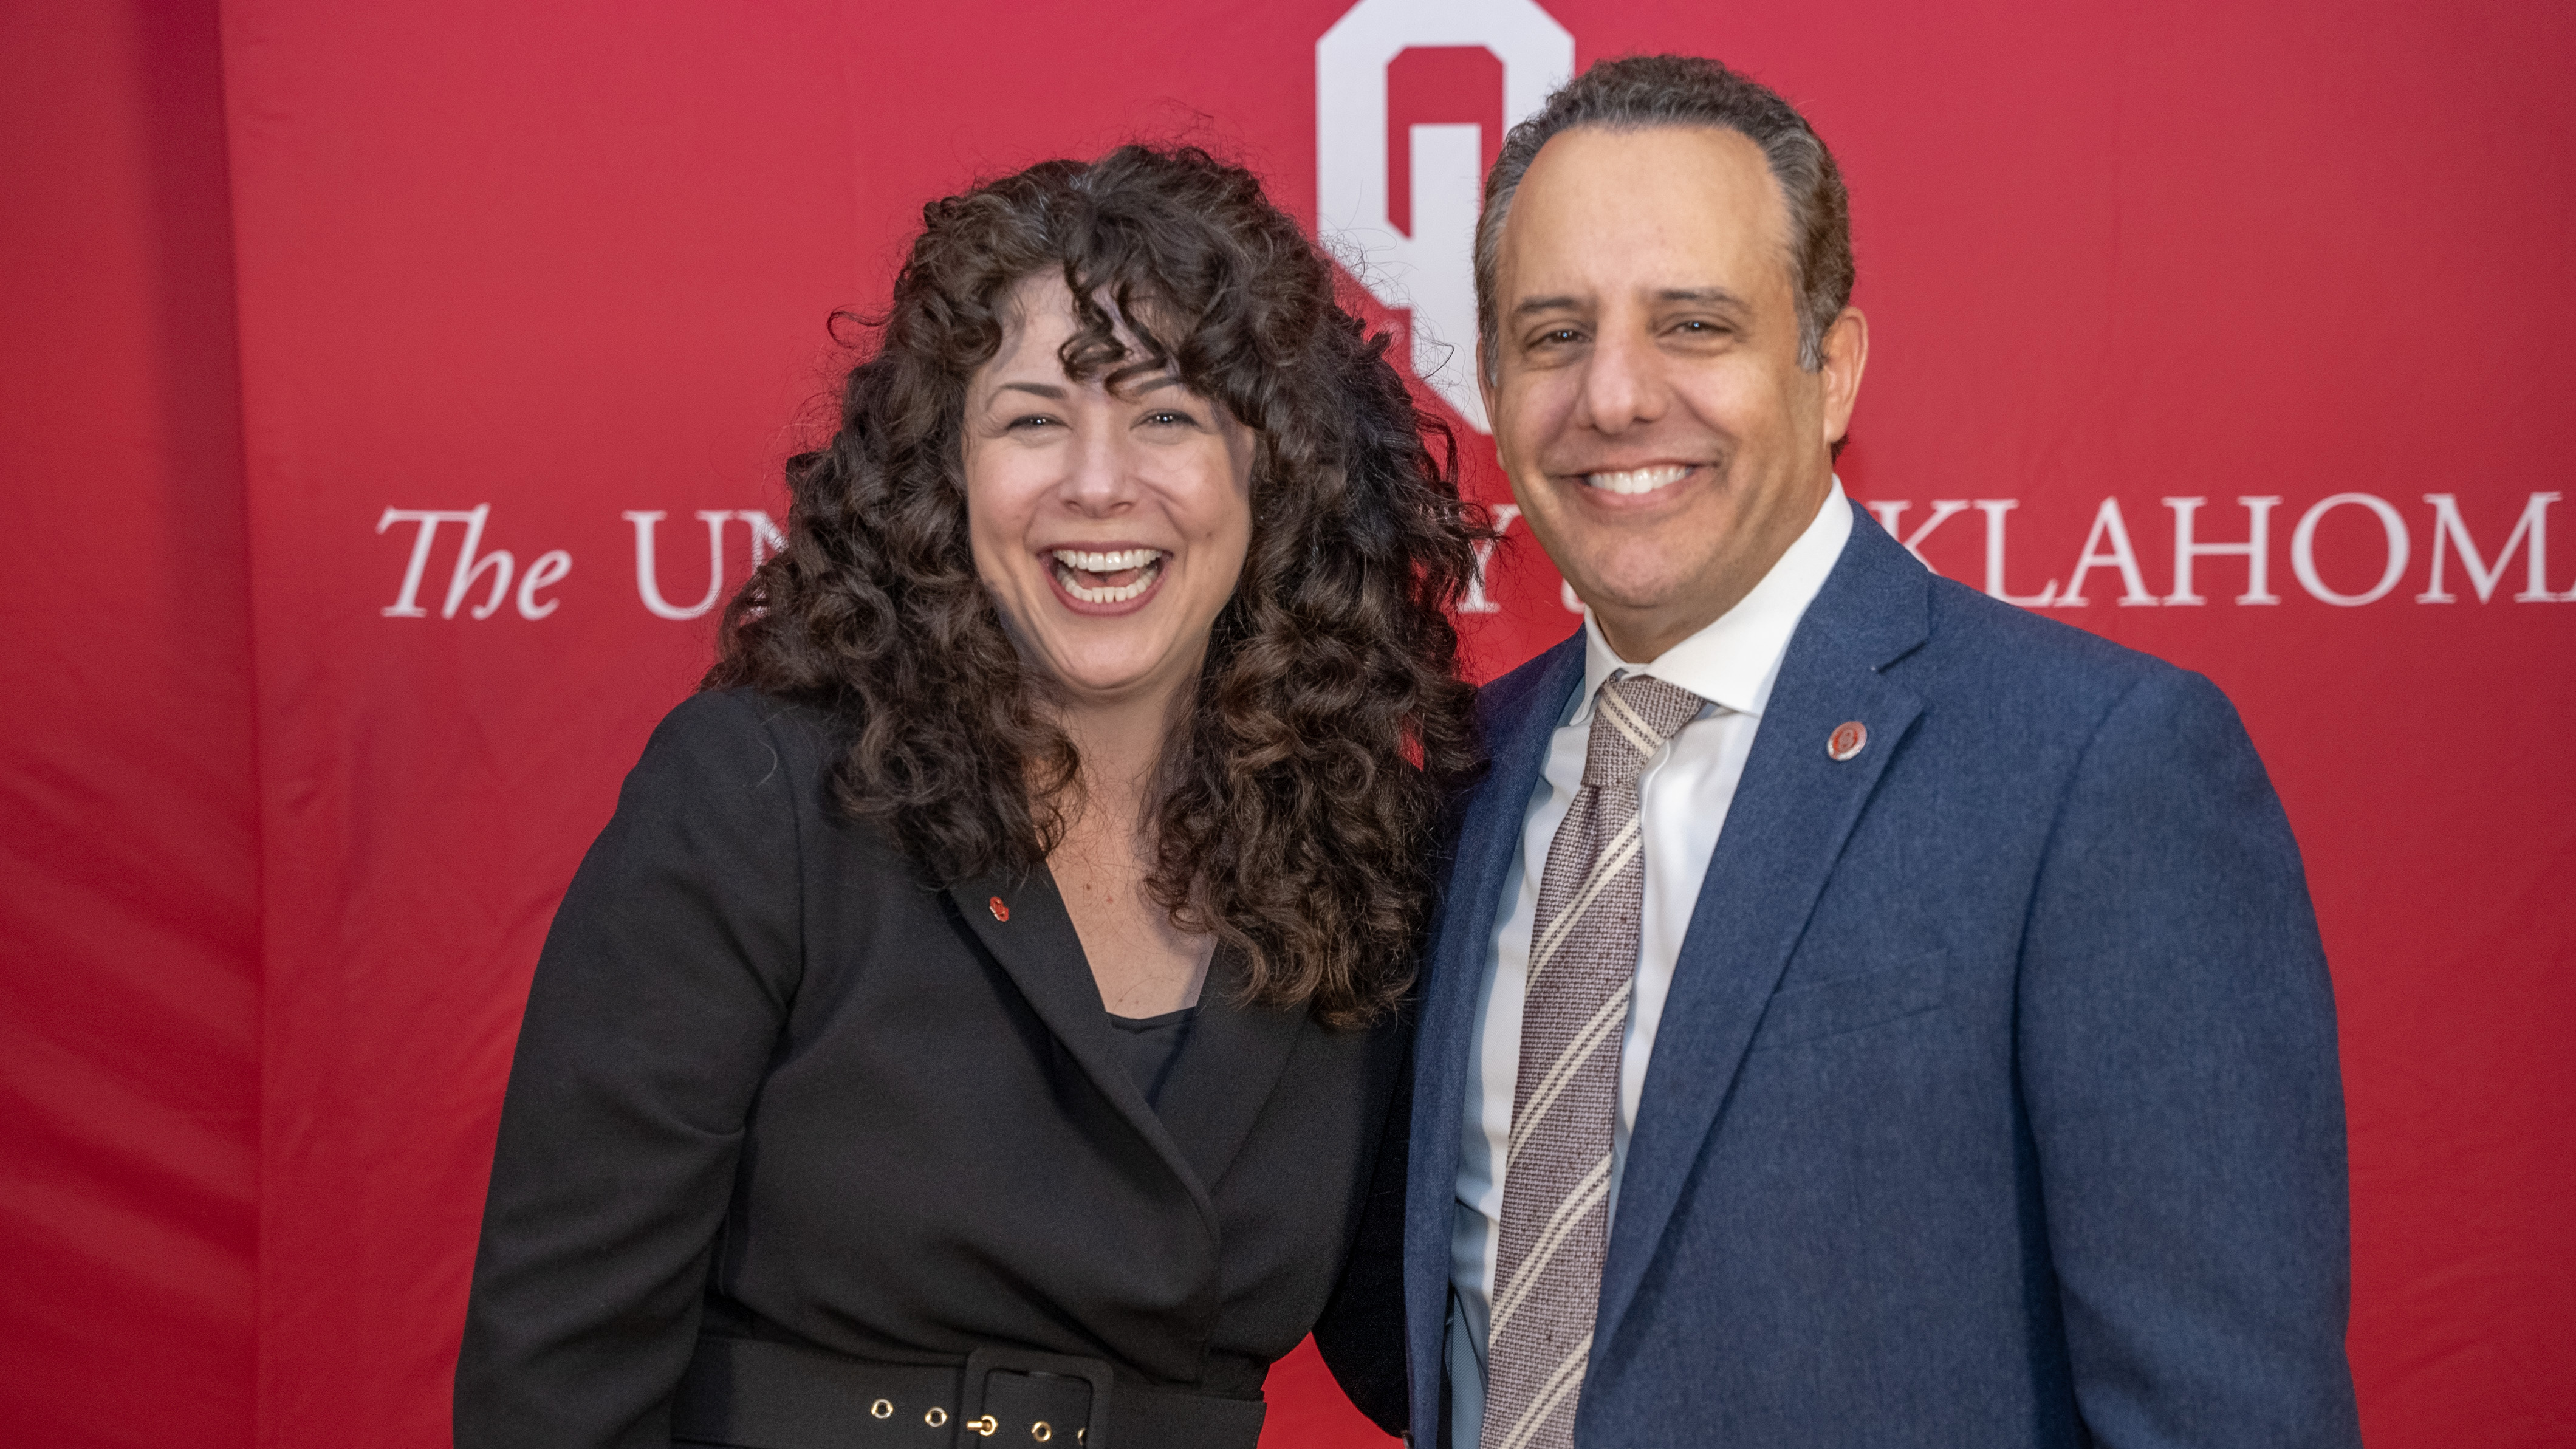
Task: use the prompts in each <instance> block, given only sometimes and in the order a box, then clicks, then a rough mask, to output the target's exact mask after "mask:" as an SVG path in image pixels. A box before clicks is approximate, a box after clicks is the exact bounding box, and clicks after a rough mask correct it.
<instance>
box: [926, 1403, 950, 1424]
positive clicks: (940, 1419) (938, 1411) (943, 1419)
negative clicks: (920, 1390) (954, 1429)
mask: <svg viewBox="0 0 2576 1449" xmlns="http://www.w3.org/2000/svg"><path fill="white" fill-rule="evenodd" d="M921 1422H923V1423H925V1424H928V1425H929V1426H930V1427H932V1428H934V1429H936V1428H938V1427H939V1426H940V1425H942V1424H945V1423H947V1422H948V1411H947V1410H946V1409H943V1408H941V1407H939V1406H938V1405H937V1404H933V1405H931V1406H930V1412H929V1413H926V1414H924V1415H922V1416H921Z"/></svg>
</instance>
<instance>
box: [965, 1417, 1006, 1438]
mask: <svg viewBox="0 0 2576 1449" xmlns="http://www.w3.org/2000/svg"><path fill="white" fill-rule="evenodd" d="M966 1427H967V1428H969V1429H972V1430H974V1431H975V1432H976V1433H978V1434H981V1435H983V1436H984V1437H985V1438H987V1439H990V1438H992V1437H993V1431H994V1430H996V1429H998V1428H1000V1427H1002V1421H1001V1420H999V1419H996V1418H994V1417H993V1416H992V1415H990V1414H986V1415H985V1416H984V1417H982V1418H980V1419H969V1420H967V1421H966Z"/></svg>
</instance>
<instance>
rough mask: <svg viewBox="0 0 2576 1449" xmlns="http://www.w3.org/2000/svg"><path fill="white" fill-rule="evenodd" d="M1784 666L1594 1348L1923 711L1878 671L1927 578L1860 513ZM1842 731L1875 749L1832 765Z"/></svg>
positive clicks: (1657, 1084)
mask: <svg viewBox="0 0 2576 1449" xmlns="http://www.w3.org/2000/svg"><path fill="white" fill-rule="evenodd" d="M1854 512H1855V514H1857V515H1858V516H1857V517H1855V518H1854V520H1853V528H1852V536H1851V542H1850V543H1849V544H1848V545H1847V546H1846V547H1845V549H1844V551H1843V557H1842V559H1841V560H1840V561H1839V562H1838V563H1837V564H1836V565H1835V567H1834V571H1833V573H1832V574H1831V575H1830V576H1829V577H1828V578H1827V579H1826V581H1825V586H1824V588H1823V590H1822V591H1820V592H1819V593H1818V594H1817V596H1816V599H1815V602H1814V603H1813V604H1811V605H1810V606H1809V607H1808V610H1807V614H1806V617H1805V618H1804V619H1803V620H1802V621H1801V622H1800V623H1799V626H1798V630H1797V633H1796V634H1795V635H1794V636H1793V637H1792V639H1791V641H1790V644H1789V651H1788V653H1787V655H1786V656H1785V657H1784V658H1783V659H1782V661H1781V667H1780V676H1779V680H1778V682H1777V683H1776V684H1775V685H1774V686H1773V689H1772V693H1771V699H1770V703H1769V705H1768V706H1767V707H1766V708H1765V710H1764V712H1763V717H1762V722H1761V726H1760V728H1759V730H1758V732H1757V733H1756V734H1755V736H1754V741H1753V752H1752V754H1751V756H1750V757H1749V758H1748V759H1747V761H1746V763H1745V768H1744V774H1743V777H1742V780H1741V782H1740V784H1739V785H1738V786H1737V789H1736V793H1735V799H1734V801H1733V803H1732V804H1731V805H1730V806H1729V808H1728V810H1727V816H1726V826H1725V829H1724V830H1723V831H1722V832H1721V833H1720V835H1719V837H1718V842H1717V850H1716V853H1715V854H1714V855H1713V856H1712V857H1711V858H1710V860H1709V864H1708V874H1707V875H1706V876H1705V877H1704V878H1703V880H1702V882H1701V886H1700V895H1699V903H1698V905H1697V906H1696V907H1695V908H1694V909H1693V911H1692V914H1691V924H1690V930H1689V932H1688V933H1687V934H1686V935H1685V936H1684V938H1683V941H1682V947H1681V952H1680V956H1679V959H1678V960H1677V961H1676V962H1675V965H1674V971H1673V984H1672V990H1671V993H1670V995H1668V996H1667V997H1666V999H1665V1002H1664V1013H1663V1018H1662V1020H1661V1022H1660V1023H1659V1024H1658V1026H1657V1028H1656V1032H1655V1049H1654V1059H1653V1061H1652V1063H1651V1064H1650V1065H1649V1066H1648V1067H1647V1071H1646V1083H1645V1092H1644V1097H1643V1100H1642V1101H1641V1103H1640V1104H1639V1106H1638V1110H1637V1125H1636V1133H1635V1136H1634V1137H1633V1138H1632V1139H1631V1140H1630V1142H1629V1145H1628V1158H1627V1165H1626V1168H1625V1170H1624V1172H1623V1173H1622V1176H1621V1181H1620V1185H1619V1200H1618V1206H1617V1209H1616V1220H1615V1221H1614V1222H1613V1224H1612V1227H1611V1238H1610V1245H1609V1257H1608V1261H1607V1262H1606V1263H1605V1265H1604V1267H1603V1273H1602V1283H1601V1307H1600V1313H1599V1317H1598V1319H1597V1320H1596V1324H1597V1326H1596V1329H1595V1333H1596V1340H1595V1341H1596V1342H1598V1343H1602V1344H1605V1345H1606V1344H1609V1343H1610V1342H1611V1341H1612V1339H1613V1336H1614V1335H1615V1334H1616V1332H1617V1328H1618V1322H1619V1318H1620V1316H1621V1315H1622V1314H1623V1313H1625V1312H1626V1311H1627V1308H1628V1305H1629V1303H1630V1302H1631V1301H1632V1300H1633V1299H1634V1298H1635V1296H1636V1292H1637V1287H1638V1284H1639V1282H1640V1281H1641V1280H1642V1279H1643V1277H1644V1274H1645V1270H1646V1267H1647V1264H1648V1263H1649V1262H1650V1261H1651V1259H1652V1258H1653V1256H1654V1250H1655V1247H1656V1245H1657V1243H1658V1241H1659V1240H1660V1239H1661V1238H1662V1236H1663V1232H1664V1228H1665V1225H1666V1223H1667V1222H1668V1221H1669V1220H1670V1219H1671V1217H1672V1211H1673V1205H1674V1203H1675V1202H1676V1200H1677V1199H1678V1198H1679V1197H1680V1195H1681V1191H1682V1188H1683V1186H1684V1184H1685V1183H1686V1182H1687V1180H1688V1178H1689V1175H1690V1172H1691V1170H1692V1168H1693V1167H1694V1166H1696V1165H1697V1163H1698V1161H1699V1156H1700V1152H1701V1149H1702V1147H1703V1146H1704V1145H1705V1143H1706V1142H1707V1139H1708V1136H1709V1133H1710V1131H1711V1129H1712V1128H1713V1127H1714V1126H1715V1124H1716V1121H1717V1116H1718V1112H1719V1108H1720V1107H1721V1106H1722V1105H1723V1103H1724V1101H1725V1098H1726V1094H1727V1090H1728V1088H1729V1087H1730V1086H1731V1085H1732V1084H1733V1082H1734V1080H1735V1075H1736V1071H1737V1069H1738V1068H1739V1067H1740V1066H1741V1065H1742V1063H1743V1060H1744V1053H1745V1049H1746V1047H1747V1045H1748V1044H1749V1043H1750V1042H1751V1041H1752V1038H1753V1030H1754V1028H1755V1026H1757V1025H1758V1024H1759V1023H1760V1021H1761V1019H1762V1012H1763V1009H1764V1007H1765V1006H1766V1005H1768V1003H1769V1001H1770V997H1771V992H1772V989H1773V988H1774V987H1776V986H1777V985H1778V984H1779V980H1780V974H1781V972H1782V970H1783V969H1785V968H1786V967H1787V965H1788V962H1789V955H1790V952H1791V951H1792V950H1793V949H1794V948H1795V947H1796V945H1797V943H1798V938H1799V936H1800V934H1801V933H1802V932H1803V931H1804V930H1805V929H1806V924H1807V919H1808V916H1809V914H1810V912H1811V911H1812V910H1813V909H1814V907H1815V903H1816V898H1817V896H1818V895H1819V894H1820V893H1821V892H1822V891H1823V889H1824V884H1825V880H1826V878H1827V877H1828V876H1829V875H1831V874H1832V872H1833V868H1834V862H1835V860H1836V858H1837V857H1838V856H1839V855H1840V854H1841V852H1842V848H1843V843H1844V841H1845V840H1847V839H1848V838H1849V837H1850V834H1851V830H1852V826H1853V824H1854V823H1855V822H1857V821H1858V820H1859V818H1860V813H1861V809H1862V807H1863V805H1864V804H1866V803H1867V801H1868V799H1869V797H1870V793H1871V792H1872V791H1873V790H1874V789H1875V788H1876V787H1877V785H1878V781H1879V779H1880V777H1881V776H1882V775H1883V774H1884V773H1885V771H1886V769H1887V767H1888V765H1889V763H1890V762H1891V761H1892V760H1894V759H1895V757H1896V754H1897V752H1898V749H1899V748H1900V747H1901V746H1902V744H1903V743H1904V739H1905V736H1906V735H1907V733H1908V732H1909V731H1910V730H1911V729H1912V727H1913V724H1914V721H1915V719H1916V718H1917V717H1918V716H1919V715H1920V714H1921V713H1922V709H1923V704H1922V701H1921V700H1920V699H1919V698H1918V697H1916V696H1915V695H1914V694H1913V693H1912V692H1911V691H1909V690H1906V689H1905V688H1903V687H1902V686H1899V685H1897V684H1894V683H1892V682H1890V681H1889V680H1888V679H1887V678H1886V677H1885V676H1884V675H1882V674H1880V673H1879V670H1880V669H1881V668H1882V667H1883V666H1885V665H1887V664H1889V663H1892V662H1893V661H1894V660H1895V659H1897V658H1898V657H1900V656H1902V655H1903V654H1905V653H1906V652H1908V651H1910V650H1911V649H1913V648H1914V647H1915V646H1916V645H1918V644H1920V643H1921V642H1922V641H1923V639H1924V638H1925V637H1926V632H1927V627H1928V625H1927V611H1928V607H1929V598H1928V596H1929V577H1928V575H1926V574H1925V572H1924V570H1923V567H1922V565H1920V564H1918V563H1916V562H1914V560H1913V559H1912V558H1911V557H1910V556H1908V555H1906V554H1905V553H1904V552H1903V550H1901V549H1900V548H1898V546H1897V545H1896V544H1895V543H1894V542H1893V541H1892V540H1890V539H1889V538H1888V537H1887V535H1886V534H1885V533H1884V532H1883V531H1882V530H1880V529H1879V527H1878V526H1877V525H1876V523H1875V522H1873V521H1872V520H1871V519H1870V518H1869V517H1868V516H1867V515H1866V514H1859V510H1858V509H1857V508H1855V509H1854ZM1846 720H1858V721H1860V722H1861V723H1862V724H1863V725H1866V726H1867V727H1868V730H1869V740H1868V744H1867V746H1866V747H1865V748H1864V749H1863V750H1862V751H1861V753H1860V754H1859V755H1858V756H1857V757H1855V758H1853V759H1850V760H1835V759H1834V758H1832V757H1831V756H1830V755H1829V754H1828V753H1827V752H1826V739H1827V737H1828V736H1830V735H1831V734H1832V733H1833V732H1834V730H1835V728H1836V727H1837V726H1838V725H1840V724H1842V723H1843V722H1844V721H1846Z"/></svg>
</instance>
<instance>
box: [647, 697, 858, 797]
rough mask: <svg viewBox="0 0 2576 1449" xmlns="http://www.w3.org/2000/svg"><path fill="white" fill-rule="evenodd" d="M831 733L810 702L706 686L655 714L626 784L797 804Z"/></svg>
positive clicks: (809, 790) (816, 774)
mask: <svg viewBox="0 0 2576 1449" xmlns="http://www.w3.org/2000/svg"><path fill="white" fill-rule="evenodd" d="M835 733H836V730H835V726H834V723H833V721H832V719H831V718H830V717H829V716H828V715H826V714H825V713H824V712H823V711H821V710H819V709H816V708H815V707H813V706H812V705H808V704H801V703H798V702H796V701H794V700H789V699H783V698H781V697H779V696H777V695H773V694H768V693H764V692H763V691H760V690H757V689H747V688H745V689H720V690H707V691H704V692H702V693H699V694H693V695H691V696H689V697H688V698H687V699H684V700H682V701H681V702H680V703H679V704H678V705H677V706H675V707H674V708H673V709H672V710H671V712H670V713H668V714H666V715H664V716H662V722H661V723H660V724H658V725H656V726H654V728H653V737H652V738H651V739H650V740H649V741H647V742H646V744H645V746H644V755H643V758H642V759H640V760H638V761H637V762H636V765H635V770H634V773H633V774H632V775H630V776H629V777H628V779H627V788H628V790H629V791H630V792H632V791H635V790H637V789H639V788H641V789H645V790H648V791H651V792H653V793H657V794H674V793H676V794H681V795H687V796H694V797H700V798H738V797H741V796H743V795H746V794H748V795H753V796H774V795H779V794H783V795H785V797H786V798H787V799H789V800H791V801H794V802H799V803H801V802H803V801H805V800H808V799H811V798H813V797H814V795H815V793H816V787H817V785H818V783H819V782H820V780H821V778H822V776H823V775H824V774H825V773H826V771H827V766H826V763H825V762H826V761H827V760H829V759H830V757H831V754H832V751H833V746H832V739H833V736H834V734H835Z"/></svg>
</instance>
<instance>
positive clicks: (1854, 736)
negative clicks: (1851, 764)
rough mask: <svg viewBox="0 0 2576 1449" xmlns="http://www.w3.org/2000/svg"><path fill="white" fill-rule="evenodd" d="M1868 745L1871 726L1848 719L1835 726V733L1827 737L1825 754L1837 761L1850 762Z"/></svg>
mask: <svg viewBox="0 0 2576 1449" xmlns="http://www.w3.org/2000/svg"><path fill="white" fill-rule="evenodd" d="M1868 744H1869V726H1867V725H1865V724H1862V723H1861V722H1860V721H1859V720H1856V719H1847V720H1844V721H1843V722H1842V723H1841V724H1838V725H1836V726H1834V732H1833V733H1832V734H1831V735H1829V736H1827V737H1826V739H1825V753H1826V754H1829V755H1831V756H1833V757H1834V758H1835V759H1837V760H1848V759H1850V758H1851V757H1852V756H1854V755H1857V754H1859V753H1860V752H1861V750H1862V749H1863V748H1864V747H1866V746H1867V745H1868Z"/></svg>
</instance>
